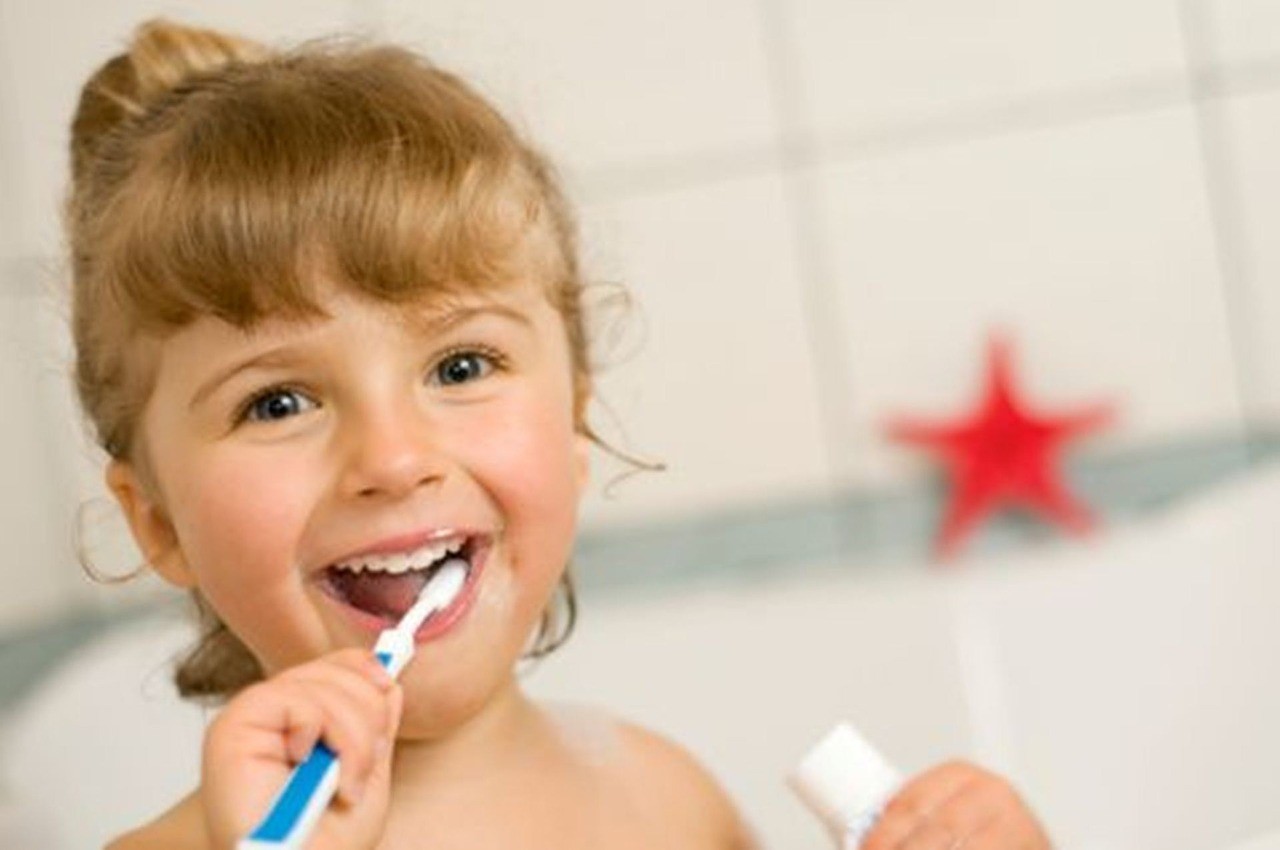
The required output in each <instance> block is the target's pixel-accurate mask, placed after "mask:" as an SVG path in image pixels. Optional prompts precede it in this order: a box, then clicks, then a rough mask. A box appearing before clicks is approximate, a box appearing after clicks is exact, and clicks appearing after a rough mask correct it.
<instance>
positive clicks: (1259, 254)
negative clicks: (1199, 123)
mask: <svg viewBox="0 0 1280 850" xmlns="http://www.w3.org/2000/svg"><path fill="white" fill-rule="evenodd" d="M1215 114H1216V115H1217V116H1218V117H1219V118H1220V119H1221V120H1222V122H1223V129H1224V131H1225V134H1226V138H1227V139H1228V141H1229V147H1228V156H1227V158H1226V160H1227V161H1226V165H1227V166H1228V168H1229V173H1228V174H1226V175H1224V176H1225V177H1226V179H1227V180H1229V181H1230V182H1229V184H1228V196H1229V197H1230V198H1231V199H1233V201H1234V202H1235V203H1236V204H1238V209H1237V210H1236V212H1237V213H1238V217H1237V219H1236V231H1235V234H1234V235H1235V239H1236V243H1237V245H1238V247H1239V250H1240V254H1241V256H1240V263H1239V265H1238V269H1239V272H1240V274H1241V277H1242V280H1241V281H1240V282H1239V286H1238V292H1239V297H1240V298H1241V299H1242V304H1241V307H1240V310H1239V314H1240V317H1241V319H1242V323H1243V324H1244V327H1242V329H1241V330H1242V332H1243V333H1244V334H1246V336H1245V338H1244V340H1243V342H1244V350H1245V351H1246V352H1247V355H1248V364H1247V365H1248V369H1249V375H1250V377H1251V378H1252V379H1253V383H1252V385H1251V386H1252V392H1251V394H1250V395H1251V399H1250V400H1251V401H1252V402H1253V403H1254V404H1255V405H1256V410H1253V411H1251V412H1252V413H1254V414H1256V415H1258V416H1260V417H1263V418H1265V419H1266V420H1267V421H1268V422H1271V423H1272V424H1274V423H1277V422H1280V244H1277V241H1276V235H1277V234H1280V157H1278V156H1277V154H1276V152H1277V151H1280V91H1274V92H1270V93H1263V94H1256V95H1248V96H1239V97H1233V98H1230V99H1228V100H1225V101H1223V102H1222V103H1221V104H1220V105H1219V108H1218V109H1217V110H1216V112H1215Z"/></svg>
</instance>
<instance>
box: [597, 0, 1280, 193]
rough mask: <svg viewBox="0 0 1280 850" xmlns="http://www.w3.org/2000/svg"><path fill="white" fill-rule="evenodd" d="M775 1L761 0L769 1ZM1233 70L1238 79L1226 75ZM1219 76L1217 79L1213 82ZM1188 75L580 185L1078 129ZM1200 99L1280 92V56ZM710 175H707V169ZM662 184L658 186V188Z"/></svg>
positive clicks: (1133, 110)
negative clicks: (1073, 127) (1009, 135)
mask: <svg viewBox="0 0 1280 850" xmlns="http://www.w3.org/2000/svg"><path fill="white" fill-rule="evenodd" d="M768 2H769V0H762V5H763V4H766V3H768ZM1224 72H1229V73H1231V74H1232V75H1233V77H1234V79H1229V80H1228V79H1222V78H1220V77H1219V75H1220V74H1222V73H1224ZM1211 75H1212V79H1206V77H1209V76H1211ZM1186 76H1187V75H1186V74H1183V73H1179V74H1176V75H1175V74H1155V75H1151V76H1149V77H1145V78H1144V77H1136V78H1131V79H1128V80H1118V81H1114V82H1109V83H1105V84H1100V85H1092V86H1087V87H1083V88H1078V89H1074V90H1063V91H1057V92H1052V91H1044V92H1039V93H1037V94H1035V95H1031V96H1028V97H1024V98H1019V99H1014V100H1009V101H993V102H988V103H984V104H979V105H977V106H974V107H971V108H968V109H964V110H959V111H956V112H952V113H949V114H942V115H940V116H938V117H934V118H931V119H928V120H923V121H918V122H914V123H899V124H893V125H886V126H884V127H881V128H879V129H877V130H874V131H872V132H868V133H840V134H833V136H832V138H830V139H829V140H828V141H826V142H824V143H823V144H822V145H821V147H819V146H818V145H817V144H816V143H814V141H813V139H812V136H813V134H812V133H809V134H808V136H809V137H810V138H809V144H808V145H807V147H805V148H803V149H797V148H796V147H794V146H791V147H788V146H787V145H786V143H785V142H786V140H783V141H782V143H780V144H778V145H777V146H776V147H769V146H755V147H750V146H744V147H741V148H735V149H733V150H729V151H700V152H697V153H695V154H690V155H684V156H673V157H664V158H659V159H653V160H650V161H648V162H644V161H641V162H636V163H628V164H626V165H625V166H606V167H602V168H597V169H595V170H592V171H587V172H584V173H583V175H582V178H581V182H582V184H583V188H584V197H585V198H586V199H587V200H589V201H616V200H624V199H627V198H632V197H641V196H644V195H649V194H654V193H655V192H664V191H671V190H673V189H687V188H692V187H696V186H700V185H705V184H708V183H715V182H721V181H724V180H732V179H741V178H744V177H752V176H761V175H764V174H768V173H771V172H772V171H775V170H781V171H782V172H784V173H790V172H793V171H796V170H799V169H809V168H813V167H816V166H826V165H836V164H844V163H850V162H865V161H869V160H873V159H876V158H879V157H882V156H891V155H896V154H900V153H904V152H909V151H913V150H922V149H929V148H942V147H946V146H950V145H955V144H961V143H965V142H970V141H975V140H981V139H988V138H992V137H997V136H1002V135H1008V134H1014V133H1025V132H1034V131H1037V130H1051V129H1054V128H1059V127H1071V126H1075V125H1079V124H1084V123H1088V122H1090V121H1098V120H1104V119H1106V118H1114V117H1120V116H1125V115H1134V114H1139V113H1142V112H1148V111H1152V110H1157V109H1165V108H1169V107H1175V106H1180V105H1194V103H1195V96H1194V95H1192V94H1190V93H1189V91H1188V85H1187V79H1186ZM1196 76H1197V77H1198V78H1199V79H1200V83H1199V84H1200V86H1201V87H1202V90H1201V92H1200V95H1199V97H1200V99H1202V100H1209V101H1212V100H1218V99H1226V98H1230V97H1233V96H1236V95H1239V94H1257V93H1265V92H1270V91H1275V90H1278V89H1280V60H1278V61H1275V62H1255V63H1250V64H1247V65H1239V66H1234V67H1232V68H1225V69H1224V68H1214V69H1210V71H1209V72H1206V71H1204V70H1201V71H1200V72H1199V73H1198V74H1197V75H1196ZM708 173H710V175H711V176H709V177H707V176H705V175H706V174H708ZM655 184H656V188H654V185H655Z"/></svg>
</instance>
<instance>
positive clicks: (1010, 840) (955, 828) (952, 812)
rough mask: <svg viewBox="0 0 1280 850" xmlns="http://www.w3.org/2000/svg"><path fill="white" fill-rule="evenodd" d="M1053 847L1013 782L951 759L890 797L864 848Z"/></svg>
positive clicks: (1018, 849) (997, 849) (988, 849)
mask: <svg viewBox="0 0 1280 850" xmlns="http://www.w3.org/2000/svg"><path fill="white" fill-rule="evenodd" d="M961 848H963V850H1052V848H1051V845H1050V844H1049V838H1048V837H1047V836H1046V835H1045V834H1044V831H1043V830H1042V829H1041V828H1040V824H1039V823H1038V822H1037V821H1036V818H1035V816H1034V815H1033V814H1032V813H1031V811H1030V810H1029V809H1028V808H1027V807H1026V805H1025V804H1024V803H1023V802H1022V799H1021V798H1020V797H1019V796H1018V793H1017V792H1016V791H1015V790H1014V789H1013V787H1012V786H1011V785H1009V783H1008V782H1006V781H1005V780H1003V779H1001V778H1000V777H999V776H996V775H995V774H993V773H989V772H988V771H985V770H983V769H982V768H980V767H977V766H976V765H972V764H969V763H967V762H963V761H954V762H948V763H946V764H943V765H939V766H938V767H935V768H933V769H931V770H928V771H925V772H924V773H922V774H920V775H919V776H917V777H915V778H914V779H912V780H910V781H909V782H907V784H906V785H904V786H903V787H902V789H901V790H900V791H898V793H897V794H896V795H895V796H894V797H893V799H892V800H890V801H889V805H887V806H886V807H885V810H884V814H883V815H882V816H881V818H880V821H879V823H877V824H876V826H875V828H874V829H873V830H872V831H871V834H870V835H868V836H867V840H866V841H864V842H863V844H862V850H961Z"/></svg>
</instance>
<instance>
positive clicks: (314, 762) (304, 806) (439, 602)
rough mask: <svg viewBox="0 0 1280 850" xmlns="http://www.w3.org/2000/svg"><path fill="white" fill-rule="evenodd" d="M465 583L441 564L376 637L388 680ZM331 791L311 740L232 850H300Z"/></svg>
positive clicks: (457, 569) (461, 570) (334, 780)
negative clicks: (307, 752)
mask: <svg viewBox="0 0 1280 850" xmlns="http://www.w3.org/2000/svg"><path fill="white" fill-rule="evenodd" d="M466 578H467V568H466V565H465V563H464V562H463V561H462V560H461V559H457V558H455V559H452V560H450V561H448V562H446V563H445V565H444V566H443V567H441V568H440V570H439V572H437V573H436V574H435V575H433V576H432V577H431V579H430V580H429V581H428V582H427V583H426V585H425V586H424V587H423V588H422V591H421V592H420V593H419V594H418V599H417V601H416V602H414V603H413V606H412V607H411V608H410V609H409V610H408V611H406V612H405V614H404V616H403V617H401V618H400V622H399V623H397V624H396V625H395V627H394V628H390V629H384V630H383V631H382V633H381V634H379V635H378V642H377V643H376V644H374V647H373V654H374V656H375V657H376V658H377V659H378V663H379V664H381V665H382V666H383V667H384V668H385V669H386V671H387V672H388V673H390V674H391V676H392V677H393V678H395V677H398V676H399V675H400V671H401V670H403V669H404V667H405V665H406V664H408V663H409V659H411V658H413V652H414V648H415V644H414V640H413V636H414V633H416V632H417V631H418V629H419V628H421V627H422V624H423V623H425V622H426V621H427V618H428V617H430V616H431V615H432V614H434V613H436V612H437V611H439V610H440V609H442V608H445V607H446V606H448V604H449V603H450V602H452V601H453V600H454V599H455V598H457V596H458V593H459V592H460V591H461V590H462V585H463V584H464V583H465V581H466ZM337 790H338V756H337V754H336V753H334V751H333V750H331V749H329V747H328V746H327V745H326V744H325V743H324V741H317V742H316V745H315V746H314V747H312V749H311V753H310V755H308V756H307V758H306V760H305V761H303V762H302V763H301V764H299V765H298V766H297V767H295V768H294V769H293V773H291V774H290V775H289V780H288V781H287V782H286V783H285V785H284V788H282V789H281V790H280V794H279V796H277V797H276V799H275V802H273V803H272V804H271V808H270V809H269V810H268V811H267V815H266V817H264V818H263V819H262V822H261V823H259V824H258V826H257V827H256V828H255V829H254V830H253V832H251V833H249V835H248V836H246V837H245V838H243V839H241V840H240V842H239V843H237V844H236V850H301V848H302V847H304V846H305V845H306V842H307V838H308V837H309V836H310V835H311V830H312V829H314V828H315V825H316V821H318V820H319V819H320V815H321V814H323V812H324V810H325V809H326V808H328V806H329V801H330V800H331V799H333V795H334V793H335V792H336V791H337Z"/></svg>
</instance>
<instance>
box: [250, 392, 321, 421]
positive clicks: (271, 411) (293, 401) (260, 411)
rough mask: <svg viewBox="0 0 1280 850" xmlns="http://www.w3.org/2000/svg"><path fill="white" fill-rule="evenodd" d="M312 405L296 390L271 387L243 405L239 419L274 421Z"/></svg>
mask: <svg viewBox="0 0 1280 850" xmlns="http://www.w3.org/2000/svg"><path fill="white" fill-rule="evenodd" d="M312 407H315V402H313V401H311V400H310V399H309V398H307V397H306V396H305V395H303V394H302V393H300V392H298V391H297V390H289V389H273V390H267V391H266V392H263V393H261V394H260V395H258V396H257V397H255V398H254V399H253V400H251V401H250V402H249V403H248V404H247V405H245V408H244V412H243V413H241V415H240V419H243V420H247V421H250V422H275V421H277V420H280V419H287V418H288V417H290V416H296V415H297V414H299V413H303V412H304V411H307V410H310V409H311V408H312Z"/></svg>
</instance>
